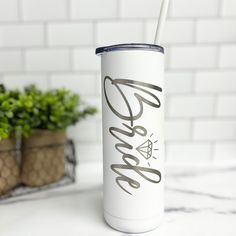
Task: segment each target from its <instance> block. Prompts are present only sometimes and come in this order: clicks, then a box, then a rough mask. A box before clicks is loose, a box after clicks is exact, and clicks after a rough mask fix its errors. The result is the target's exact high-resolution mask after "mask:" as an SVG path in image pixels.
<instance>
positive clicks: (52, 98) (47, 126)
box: [20, 86, 96, 187]
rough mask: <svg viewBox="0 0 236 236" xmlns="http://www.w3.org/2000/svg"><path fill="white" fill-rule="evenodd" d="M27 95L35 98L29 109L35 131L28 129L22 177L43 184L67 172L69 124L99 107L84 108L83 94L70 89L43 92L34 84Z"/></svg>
mask: <svg viewBox="0 0 236 236" xmlns="http://www.w3.org/2000/svg"><path fill="white" fill-rule="evenodd" d="M25 95H26V96H27V97H29V98H30V99H32V109H31V110H30V112H27V115H28V122H27V124H28V126H29V128H30V132H29V133H32V134H31V135H30V136H29V137H27V136H28V130H27V129H26V130H25V133H24V136H26V138H24V140H23V149H22V169H21V171H22V172H21V181H22V182H23V183H24V184H26V185H28V186H33V187H34V186H43V185H46V184H50V183H53V182H55V181H57V180H59V179H60V178H62V177H63V176H64V172H65V169H64V168H65V164H64V156H65V154H64V147H65V146H64V145H65V143H66V140H67V137H66V128H67V127H68V126H70V125H74V124H76V123H77V122H78V121H80V120H81V119H84V118H85V117H87V116H88V115H93V114H94V113H96V109H95V108H94V107H89V106H86V107H83V108H82V103H81V101H80V97H79V95H78V94H74V93H72V92H70V91H68V90H66V89H57V90H50V91H46V92H42V91H39V90H38V89H37V88H36V87H34V86H30V87H27V88H26V89H25ZM20 113H24V112H23V111H22V112H20Z"/></svg>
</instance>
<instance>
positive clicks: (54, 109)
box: [25, 86, 97, 131]
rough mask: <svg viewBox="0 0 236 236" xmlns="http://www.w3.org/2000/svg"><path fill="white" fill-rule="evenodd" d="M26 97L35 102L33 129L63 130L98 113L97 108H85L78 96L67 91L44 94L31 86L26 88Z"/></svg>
mask: <svg viewBox="0 0 236 236" xmlns="http://www.w3.org/2000/svg"><path fill="white" fill-rule="evenodd" d="M25 95H26V96H27V97H30V98H32V102H33V107H32V109H31V113H30V117H31V119H32V120H31V122H30V124H31V126H32V128H33V129H48V130H52V131H56V130H63V129H66V128H67V127H68V126H70V125H74V124H75V123H77V122H78V121H80V120H81V119H84V118H85V117H87V116H89V115H93V114H95V113H96V111H97V110H96V108H95V107H91V106H85V105H84V104H83V103H82V102H81V100H80V96H79V95H78V94H75V93H72V92H71V91H69V90H66V89H56V90H50V91H46V92H42V91H40V90H38V89H37V88H36V87H35V86H29V87H27V88H25Z"/></svg>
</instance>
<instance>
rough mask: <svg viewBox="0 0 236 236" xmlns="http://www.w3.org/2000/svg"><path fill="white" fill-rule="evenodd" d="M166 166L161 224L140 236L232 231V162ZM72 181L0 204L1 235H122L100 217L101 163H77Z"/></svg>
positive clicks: (235, 173)
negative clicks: (212, 164) (72, 183)
mask: <svg viewBox="0 0 236 236" xmlns="http://www.w3.org/2000/svg"><path fill="white" fill-rule="evenodd" d="M166 169H167V171H166V172H167V177H166V194H165V195H166V207H165V208H166V213H165V216H164V221H163V224H162V225H161V226H160V227H159V228H157V229H156V230H155V231H152V232H149V233H146V234H142V235H147V236H149V235H150V236H154V235H155V236H159V235H161V236H162V235H165V236H195V235H196V236H212V235H214V236H218V235H219V236H222V235H223V236H235V235H236V166H235V167H228V168H227V167H224V168H219V167H218V168H216V167H215V168H207V167H195V168H189V167H178V166H175V167H173V166H172V167H167V168H166ZM77 179H78V181H77V183H76V184H74V185H71V186H67V187H62V188H58V189H53V190H50V191H46V192H41V193H37V194H31V195H28V196H23V197H20V198H17V199H15V201H13V202H12V201H11V202H9V203H7V202H4V203H3V202H0V235H1V236H65V235H68V236H105V235H109V236H112V235H121V236H124V235H127V234H124V233H121V232H117V231H115V230H113V229H111V228H110V227H109V226H107V225H106V223H105V222H104V220H103V216H102V166H101V164H100V163H83V164H81V165H80V166H79V167H78V177H77ZM139 235H141V234H139Z"/></svg>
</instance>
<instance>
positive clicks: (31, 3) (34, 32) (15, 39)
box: [0, 0, 236, 163]
mask: <svg viewBox="0 0 236 236" xmlns="http://www.w3.org/2000/svg"><path fill="white" fill-rule="evenodd" d="M160 2H161V0H99V1H98V0H96V1H94V0H0V81H1V82H4V83H5V84H6V85H7V87H9V88H23V86H25V85H27V84H31V83H35V84H37V85H38V86H39V87H40V88H42V89H48V88H58V87H66V88H69V89H71V90H73V91H75V92H79V93H80V94H81V96H82V98H83V99H84V100H85V101H86V102H88V103H90V104H92V105H96V106H97V107H98V108H99V113H98V114H97V115H96V116H95V117H93V118H89V119H87V120H85V121H83V122H81V123H80V124H78V125H76V126H75V127H71V128H70V129H69V130H68V134H69V136H70V137H73V138H74V139H75V141H76V144H77V152H78V156H79V157H80V159H82V160H101V157H102V154H101V101H100V77H99V76H100V73H99V71H100V58H99V57H97V56H95V55H94V50H95V48H96V47H97V46H101V45H105V44H115V43H124V42H146V43H152V42H153V38H154V34H155V30H156V18H157V16H158V15H159V7H160ZM163 45H164V46H165V52H166V58H165V59H166V69H167V70H166V75H165V91H166V122H165V130H166V132H165V133H166V153H167V155H166V158H167V161H168V162H194V163H197V162H204V161H206V162H209V161H212V160H214V161H225V160H227V161H236V1H235V0H207V1H206V0H171V6H170V10H169V13H168V19H167V22H166V27H165V34H164V36H163Z"/></svg>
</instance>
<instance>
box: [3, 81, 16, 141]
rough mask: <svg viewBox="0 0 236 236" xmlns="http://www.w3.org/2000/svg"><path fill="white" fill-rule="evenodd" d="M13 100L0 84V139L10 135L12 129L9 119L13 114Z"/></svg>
mask: <svg viewBox="0 0 236 236" xmlns="http://www.w3.org/2000/svg"><path fill="white" fill-rule="evenodd" d="M15 106H16V104H15V100H14V99H12V98H11V96H10V94H9V92H7V91H6V89H5V87H4V86H3V85H0V140H2V139H6V138H8V137H9V136H10V134H11V131H12V124H11V120H12V117H13V116H14V110H15Z"/></svg>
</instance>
